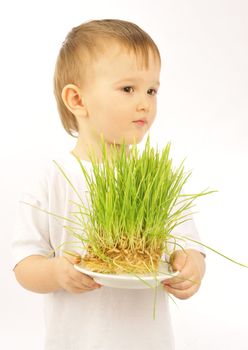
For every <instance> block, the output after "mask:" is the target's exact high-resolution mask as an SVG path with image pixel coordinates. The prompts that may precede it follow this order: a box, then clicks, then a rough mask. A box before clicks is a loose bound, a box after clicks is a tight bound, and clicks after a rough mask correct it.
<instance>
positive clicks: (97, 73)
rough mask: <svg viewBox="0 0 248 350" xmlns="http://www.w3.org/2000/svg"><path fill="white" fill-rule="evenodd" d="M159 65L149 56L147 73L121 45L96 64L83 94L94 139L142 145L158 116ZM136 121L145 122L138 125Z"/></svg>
mask: <svg viewBox="0 0 248 350" xmlns="http://www.w3.org/2000/svg"><path fill="white" fill-rule="evenodd" d="M159 77H160V64H159V62H158V60H154V57H153V54H152V53H151V52H150V55H149V67H148V69H145V68H142V69H141V68H140V66H139V65H137V57H136V56H135V55H134V54H132V53H128V52H127V50H125V49H124V48H122V47H120V46H119V45H117V44H116V45H115V46H111V47H109V48H108V49H107V50H106V52H104V54H103V55H102V56H101V57H100V58H99V59H98V60H97V61H94V63H93V66H92V71H91V74H90V75H89V77H88V79H87V82H86V84H85V85H84V88H83V89H82V94H83V97H84V102H85V105H86V107H87V110H88V123H89V126H90V131H91V136H92V137H94V138H96V139H98V138H99V136H100V135H101V133H102V134H103V135H104V139H105V140H106V141H107V142H108V143H113V142H115V143H116V144H119V143H121V142H122V140H123V139H124V140H125V142H126V143H127V144H132V143H133V142H134V139H135V142H137V143H139V142H140V141H141V140H142V138H143V137H144V135H145V133H146V132H147V131H148V130H149V129H150V127H151V125H152V123H153V121H154V119H155V116H156V107H157V101H156V99H157V98H156V92H157V90H158V87H159ZM137 120H143V121H144V122H143V123H142V122H140V123H138V122H137Z"/></svg>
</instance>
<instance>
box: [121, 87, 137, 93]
mask: <svg viewBox="0 0 248 350" xmlns="http://www.w3.org/2000/svg"><path fill="white" fill-rule="evenodd" d="M123 91H125V92H128V93H130V92H133V91H134V88H133V87H132V86H125V87H124V88H123Z"/></svg>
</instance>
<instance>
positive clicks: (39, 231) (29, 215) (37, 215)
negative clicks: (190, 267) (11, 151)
mask: <svg viewBox="0 0 248 350" xmlns="http://www.w3.org/2000/svg"><path fill="white" fill-rule="evenodd" d="M24 202H25V203H29V204H31V205H33V206H35V207H39V208H41V209H47V208H48V186H47V181H46V173H45V169H44V171H43V172H41V173H40V175H39V178H38V179H34V180H33V181H31V183H30V184H27V185H26V186H25V189H24V191H23V192H22V193H21V195H20V198H19V201H18V203H17V206H16V214H15V218H16V220H15V224H14V230H13V236H12V244H11V250H12V264H13V265H12V266H13V268H14V267H15V265H16V264H17V263H18V262H20V261H21V260H23V259H24V258H26V257H28V256H30V255H43V256H47V255H48V254H50V253H51V251H52V247H51V245H50V239H49V220H48V214H46V213H45V212H43V211H41V210H39V209H37V208H34V207H32V206H31V205H29V204H25V203H24Z"/></svg>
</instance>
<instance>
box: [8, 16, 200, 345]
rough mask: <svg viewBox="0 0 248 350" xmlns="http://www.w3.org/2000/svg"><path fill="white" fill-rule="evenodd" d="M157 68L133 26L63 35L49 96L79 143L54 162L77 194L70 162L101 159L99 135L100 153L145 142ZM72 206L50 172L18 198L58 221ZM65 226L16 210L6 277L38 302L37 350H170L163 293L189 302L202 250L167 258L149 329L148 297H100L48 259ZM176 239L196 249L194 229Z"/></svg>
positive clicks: (95, 288) (69, 268) (131, 293)
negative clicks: (41, 331) (41, 329)
mask: <svg viewBox="0 0 248 350" xmlns="http://www.w3.org/2000/svg"><path fill="white" fill-rule="evenodd" d="M160 65H161V62H160V54H159V50H158V48H157V46H156V44H155V43H154V41H153V40H152V39H151V38H150V36H149V35H148V34H147V33H145V32H144V31H143V30H142V29H140V28H139V27H138V26H137V25H135V24H133V23H130V22H126V21H122V20H95V21H90V22H87V23H84V24H82V25H80V26H78V27H76V28H73V29H72V31H71V32H70V33H69V34H68V36H67V38H66V40H65V41H64V43H63V46H62V48H61V50H60V52H59V55H58V58H57V64H56V69H55V76H54V88H55V96H56V100H57V105H58V110H59V114H60V117H61V120H62V123H63V126H64V128H65V130H66V131H67V132H68V133H69V134H70V135H72V136H76V137H77V143H76V146H75V148H74V150H73V151H72V152H68V154H66V155H63V156H61V157H60V158H59V159H57V162H58V163H59V164H60V165H61V166H62V167H63V168H64V170H65V172H66V174H67V175H68V176H69V178H70V180H71V181H72V183H73V185H74V186H75V187H76V188H77V189H78V191H79V192H80V193H81V194H83V193H84V192H85V193H86V191H87V185H86V182H85V181H84V179H83V176H82V171H81V169H80V167H79V165H78V163H77V160H76V159H75V156H77V157H79V158H80V159H81V160H82V162H83V164H84V165H85V166H86V167H88V169H89V170H91V163H90V161H89V156H88V155H89V150H90V149H92V148H93V150H94V151H95V152H96V153H97V154H98V157H99V159H100V157H101V146H100V144H101V135H103V136H104V139H105V141H106V143H107V145H108V146H109V145H111V144H113V143H115V144H116V145H119V144H120V143H121V141H122V140H123V139H124V140H125V142H126V144H127V145H131V144H133V143H134V142H136V143H139V142H140V141H141V140H142V139H143V137H144V136H145V134H146V133H147V131H148V130H149V129H150V127H151V125H152V123H153V121H154V119H155V115H156V93H157V91H158V87H159V77H160ZM127 152H128V149H127ZM73 200H74V201H75V202H77V198H76V197H75V193H74V192H73V191H72V189H71V188H70V186H68V183H67V182H66V181H65V179H64V178H63V176H62V175H61V173H60V172H59V171H58V169H57V168H56V167H55V165H54V164H53V163H52V162H49V164H48V166H47V167H46V169H44V172H42V173H41V174H40V178H39V179H38V180H37V181H35V183H34V184H32V185H31V184H29V186H28V188H27V190H26V191H25V192H24V193H23V196H22V201H25V202H29V203H32V204H33V205H36V206H39V207H40V208H43V209H45V210H49V211H50V212H52V213H56V214H58V215H61V216H64V217H68V216H69V213H70V212H72V211H73V209H72V208H73V207H72V203H71V201H73ZM63 223H64V225H63ZM65 224H66V221H64V222H63V221H62V220H58V219H57V218H55V217H53V216H51V215H48V214H45V213H44V212H41V211H40V210H37V209H35V208H32V207H31V206H28V205H25V204H23V203H20V206H19V210H18V224H17V225H16V230H15V231H16V232H15V237H14V240H13V255H14V259H15V261H14V272H15V275H16V278H17V280H18V282H19V283H20V284H21V285H22V286H23V287H24V288H26V289H28V290H31V291H33V292H37V293H45V294H46V295H45V306H46V308H45V316H46V328H47V333H46V343H45V349H46V350H72V349H73V350H93V349H99V350H100V349H101V350H122V349H128V350H138V349H142V350H146V349H147V350H148V349H149V350H150V349H156V350H160V349H161V350H162V349H166V350H172V349H174V340H173V334H172V328H171V321H170V315H169V307H168V293H171V294H172V295H174V296H175V297H177V298H180V299H186V298H189V297H191V296H192V295H193V294H194V293H196V291H197V290H198V289H199V286H200V283H201V280H202V278H203V275H204V270H205V262H204V255H203V254H202V252H203V250H202V248H201V247H200V246H198V245H196V244H193V243H192V244H189V243H188V244H187V246H186V249H185V251H184V252H183V251H182V250H178V251H176V252H175V253H174V254H173V256H172V257H171V262H172V266H173V269H174V270H178V271H180V274H179V275H178V277H174V278H170V279H168V280H166V282H164V283H162V285H161V288H159V289H158V292H157V293H158V294H157V303H156V305H157V315H156V319H155V320H153V318H152V300H153V291H152V290H151V289H144V290H131V289H115V288H109V287H102V286H100V285H98V284H97V283H96V282H95V281H94V280H93V279H92V278H90V277H89V276H87V275H84V274H82V273H80V272H78V271H76V270H75V269H74V267H73V263H75V262H77V258H72V257H69V256H63V255H62V254H61V252H60V250H59V249H58V250H56V251H55V253H54V256H52V257H51V256H50V257H48V255H49V254H50V253H51V251H52V250H53V249H55V248H57V247H59V246H61V244H62V243H63V242H66V241H70V240H71V238H70V236H69V234H68V232H67V230H66V228H65V227H64V226H65ZM180 232H183V233H184V234H185V235H188V236H191V237H192V238H194V239H196V240H199V237H198V234H197V232H196V230H195V227H194V223H193V221H190V222H188V223H187V224H186V223H185V224H182V225H180ZM77 252H78V253H79V254H80V253H81V252H80V251H77ZM190 281H196V282H197V283H194V282H190ZM167 292H168V293H167Z"/></svg>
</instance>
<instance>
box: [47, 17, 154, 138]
mask: <svg viewBox="0 0 248 350" xmlns="http://www.w3.org/2000/svg"><path fill="white" fill-rule="evenodd" d="M105 39H108V40H109V39H113V40H115V41H117V42H118V43H120V44H121V45H123V46H124V47H125V48H126V49H127V50H129V51H132V52H133V53H134V54H135V55H137V56H139V58H141V59H142V64H144V66H145V67H146V68H147V67H148V64H149V62H148V59H149V49H151V51H152V52H153V54H154V57H156V58H157V59H158V60H159V63H161V58H160V53H159V50H158V48H157V46H156V44H155V43H154V41H153V40H152V38H151V37H150V36H149V35H148V34H147V33H146V32H145V31H143V30H142V29H141V28H140V27H139V26H137V25H136V24H134V23H131V22H127V21H124V20H117V19H104V20H93V21H89V22H86V23H83V24H81V25H79V26H77V27H75V28H73V29H72V30H71V31H70V32H69V33H68V35H67V37H66V39H65V41H64V42H63V44H62V47H61V49H60V51H59V54H58V57H57V62H56V66H55V72H54V94H55V98H56V102H57V107H58V111H59V115H60V119H61V121H62V124H63V127H64V128H65V130H66V131H67V132H68V134H69V135H71V136H73V137H77V135H75V134H74V133H75V132H78V123H77V120H76V118H75V116H74V115H73V114H72V113H71V112H70V111H69V110H68V109H67V107H66V106H65V104H64V102H63V100H62V97H61V94H62V90H63V88H64V86H66V85H67V84H75V85H77V86H80V84H81V83H82V82H83V77H84V76H85V74H86V72H87V66H88V67H89V65H90V61H91V60H93V59H96V58H97V54H99V52H100V50H101V49H102V48H103V43H104V42H105V43H106V40H105Z"/></svg>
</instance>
